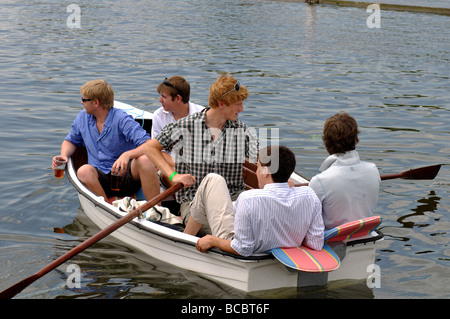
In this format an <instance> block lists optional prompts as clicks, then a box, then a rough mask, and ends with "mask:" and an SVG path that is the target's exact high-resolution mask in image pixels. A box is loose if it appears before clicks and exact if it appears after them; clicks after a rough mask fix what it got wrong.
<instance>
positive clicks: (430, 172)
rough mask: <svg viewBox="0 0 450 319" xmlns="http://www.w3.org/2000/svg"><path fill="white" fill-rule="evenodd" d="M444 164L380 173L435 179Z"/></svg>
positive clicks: (396, 176) (399, 176)
mask: <svg viewBox="0 0 450 319" xmlns="http://www.w3.org/2000/svg"><path fill="white" fill-rule="evenodd" d="M441 166H442V164H436V165H431V166H425V167H419V168H413V169H410V170H408V171H404V172H402V173H399V174H386V175H380V178H381V180H386V179H394V178H402V179H417V180H418V179H434V178H435V177H436V175H437V174H438V173H439V170H440V169H441ZM295 186H308V183H303V184H296V185H295Z"/></svg>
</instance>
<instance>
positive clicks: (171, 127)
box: [156, 123, 189, 152]
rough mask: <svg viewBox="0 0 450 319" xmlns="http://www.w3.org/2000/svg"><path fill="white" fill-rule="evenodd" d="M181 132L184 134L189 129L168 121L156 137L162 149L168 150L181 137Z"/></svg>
mask: <svg viewBox="0 0 450 319" xmlns="http://www.w3.org/2000/svg"><path fill="white" fill-rule="evenodd" d="M182 132H184V134H185V135H186V134H189V131H187V130H184V129H182V128H179V127H178V125H177V123H169V124H167V125H166V126H165V127H164V128H163V129H162V130H161V132H160V133H159V134H158V136H156V139H157V140H158V142H159V144H161V147H162V148H163V150H165V151H167V152H170V151H172V149H173V147H174V145H175V144H177V143H178V142H179V141H180V140H181V139H183V133H182ZM186 137H187V136H186Z"/></svg>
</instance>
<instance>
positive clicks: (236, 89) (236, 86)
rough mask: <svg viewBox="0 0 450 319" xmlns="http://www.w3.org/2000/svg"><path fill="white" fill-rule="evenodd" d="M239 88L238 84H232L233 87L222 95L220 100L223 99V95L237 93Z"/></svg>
mask: <svg viewBox="0 0 450 319" xmlns="http://www.w3.org/2000/svg"><path fill="white" fill-rule="evenodd" d="M240 88H241V84H240V83H239V82H236V83H234V87H233V88H232V89H231V90H229V91H228V92H227V93H225V94H223V95H222V96H221V97H220V98H223V97H224V96H225V95H227V94H228V93H231V92H233V91H236V92H239V89H240Z"/></svg>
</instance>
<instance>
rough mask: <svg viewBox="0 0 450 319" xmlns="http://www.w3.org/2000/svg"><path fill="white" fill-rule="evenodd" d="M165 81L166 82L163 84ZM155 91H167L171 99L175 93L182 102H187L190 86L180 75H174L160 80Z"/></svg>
mask: <svg viewBox="0 0 450 319" xmlns="http://www.w3.org/2000/svg"><path fill="white" fill-rule="evenodd" d="M166 81H168V83H167V84H164V82H166ZM156 91H158V93H159V94H161V92H162V91H164V92H167V93H168V94H169V95H170V96H171V97H172V101H173V99H174V98H175V97H176V96H177V95H180V96H181V100H182V101H183V103H188V102H189V99H190V95H191V86H190V84H189V82H188V81H186V80H185V79H184V78H183V77H182V76H179V75H174V76H172V77H170V78H168V79H166V80H164V81H163V82H161V83H160V84H159V85H158V87H157V88H156Z"/></svg>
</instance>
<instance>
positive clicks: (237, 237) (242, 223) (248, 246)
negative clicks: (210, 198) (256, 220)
mask: <svg viewBox="0 0 450 319" xmlns="http://www.w3.org/2000/svg"><path fill="white" fill-rule="evenodd" d="M247 204H248V203H247V201H246V200H243V199H242V198H238V199H237V201H236V204H235V220H234V238H233V240H232V241H231V248H233V249H234V250H235V251H236V252H237V253H238V254H239V255H241V256H250V255H252V254H253V252H254V250H255V237H254V236H253V231H252V224H251V216H250V214H249V207H248V205H247Z"/></svg>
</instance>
